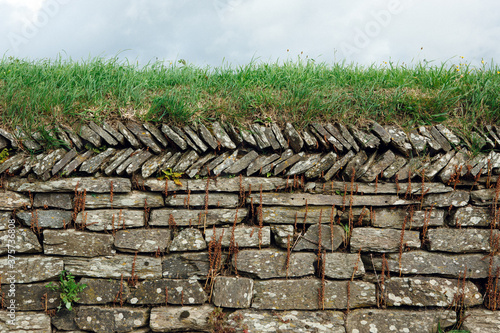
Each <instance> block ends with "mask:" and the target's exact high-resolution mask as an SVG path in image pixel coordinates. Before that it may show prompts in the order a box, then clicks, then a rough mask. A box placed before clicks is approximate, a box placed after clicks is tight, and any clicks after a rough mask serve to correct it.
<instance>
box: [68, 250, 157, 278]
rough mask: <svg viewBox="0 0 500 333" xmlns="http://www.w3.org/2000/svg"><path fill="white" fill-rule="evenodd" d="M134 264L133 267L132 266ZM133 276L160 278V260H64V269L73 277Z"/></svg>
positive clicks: (121, 257) (119, 257)
mask: <svg viewBox="0 0 500 333" xmlns="http://www.w3.org/2000/svg"><path fill="white" fill-rule="evenodd" d="M134 262H135V265H134ZM132 266H134V274H135V276H137V278H138V279H148V278H160V277H161V259H160V258H152V257H150V256H137V258H135V259H134V256H133V255H124V254H117V255H115V256H113V257H96V258H78V257H75V258H64V269H66V270H67V271H69V272H71V274H73V275H74V276H86V277H99V278H112V279H120V278H121V276H122V274H123V278H130V277H131V275H132Z"/></svg>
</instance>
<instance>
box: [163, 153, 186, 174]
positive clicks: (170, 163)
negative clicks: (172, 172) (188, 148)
mask: <svg viewBox="0 0 500 333" xmlns="http://www.w3.org/2000/svg"><path fill="white" fill-rule="evenodd" d="M181 156H182V153H181V152H177V153H174V154H173V155H172V156H171V157H170V158H169V159H168V160H167V161H166V162H165V164H164V165H163V167H161V166H160V170H168V169H170V168H173V167H175V166H176V165H177V162H179V159H180V158H181Z"/></svg>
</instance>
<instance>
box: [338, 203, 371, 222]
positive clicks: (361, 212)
mask: <svg viewBox="0 0 500 333" xmlns="http://www.w3.org/2000/svg"><path fill="white" fill-rule="evenodd" d="M371 215H372V212H371V211H370V209H369V208H366V207H353V208H349V209H347V207H346V209H345V210H344V211H343V212H342V211H340V210H339V217H338V219H340V222H342V223H350V222H351V223H356V225H357V226H368V225H369V224H370V221H371V218H372V216H371ZM338 219H337V220H336V221H338Z"/></svg>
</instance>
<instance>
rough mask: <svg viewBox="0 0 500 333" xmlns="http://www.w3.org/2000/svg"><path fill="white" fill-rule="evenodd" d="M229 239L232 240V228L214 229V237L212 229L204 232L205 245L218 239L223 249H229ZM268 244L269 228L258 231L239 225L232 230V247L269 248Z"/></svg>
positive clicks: (255, 228) (256, 228)
mask: <svg viewBox="0 0 500 333" xmlns="http://www.w3.org/2000/svg"><path fill="white" fill-rule="evenodd" d="M220 237H222V238H220ZM231 238H233V228H232V227H227V228H215V237H214V230H213V229H207V230H206V231H205V240H206V241H207V243H209V242H210V241H212V239H214V241H219V239H220V240H221V245H222V246H223V247H229V246H230V245H231ZM270 244H271V229H270V227H269V226H264V227H262V229H259V227H252V226H247V225H239V226H236V227H235V228H234V244H233V245H237V246H238V247H239V248H242V247H260V246H269V245H270Z"/></svg>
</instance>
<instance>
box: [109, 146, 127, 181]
mask: <svg viewBox="0 0 500 333" xmlns="http://www.w3.org/2000/svg"><path fill="white" fill-rule="evenodd" d="M133 152H134V150H133V149H132V148H127V149H124V150H122V151H118V152H117V153H116V154H115V155H114V156H113V157H112V158H111V159H110V160H109V162H108V163H107V164H106V165H105V168H104V173H105V174H106V175H107V176H110V175H111V174H113V173H114V172H115V171H116V170H117V169H118V168H120V170H122V169H123V167H122V164H124V162H127V163H128V161H130V160H129V158H130V157H131V155H132V153H133Z"/></svg>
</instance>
